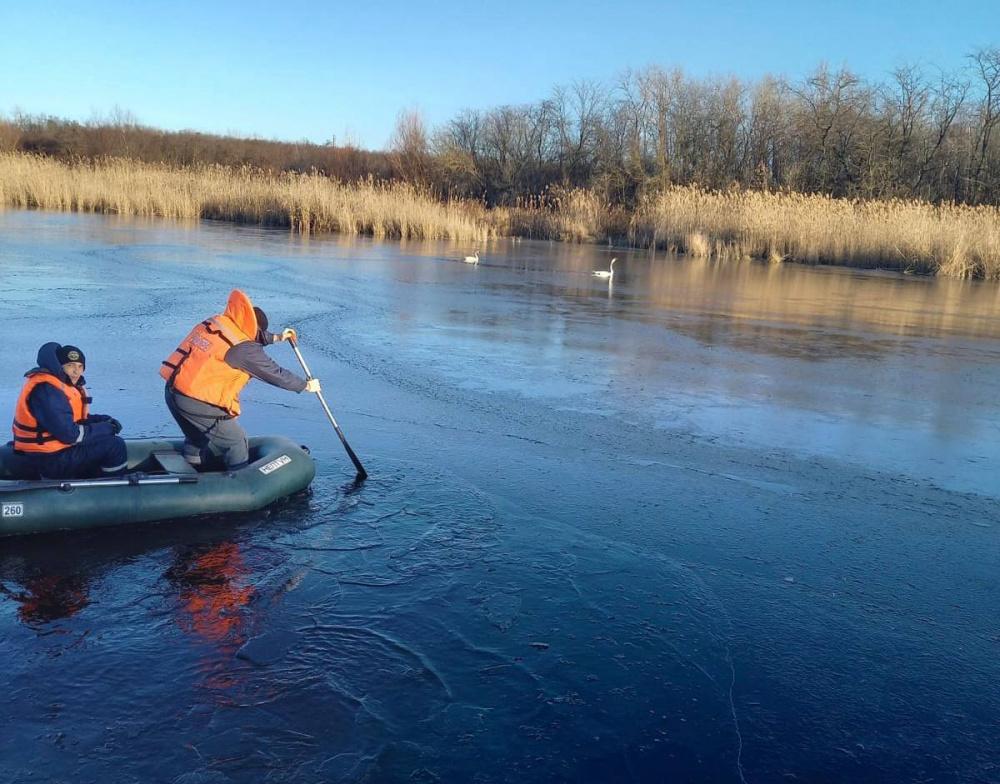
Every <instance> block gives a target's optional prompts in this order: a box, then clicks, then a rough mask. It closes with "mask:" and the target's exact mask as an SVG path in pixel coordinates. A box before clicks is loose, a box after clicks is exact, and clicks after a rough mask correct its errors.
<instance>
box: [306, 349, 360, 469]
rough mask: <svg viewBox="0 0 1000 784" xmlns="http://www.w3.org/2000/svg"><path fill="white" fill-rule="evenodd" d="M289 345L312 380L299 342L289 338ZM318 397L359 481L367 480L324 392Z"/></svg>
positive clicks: (318, 394)
mask: <svg viewBox="0 0 1000 784" xmlns="http://www.w3.org/2000/svg"><path fill="white" fill-rule="evenodd" d="M288 342H289V343H291V344H292V351H294V352H295V356H296V358H298V360H299V364H300V365H302V370H303V371H304V372H305V374H306V378H312V377H313V374H312V371H310V370H309V366H308V365H307V364H306V360H305V358H304V357H303V356H302V352H301V351H299V345H298V342H297V341H296V340H295V338H289V340H288ZM316 397H318V398H319V402H320V403H321V404H322V406H323V410H324V411H325V412H326V417H327V419H329V420H330V424H331V425H333V429H334V430H336V431H337V435H338V436H340V443H342V444H343V445H344V449H346V450H347V456H348V457H349V458H351V462H352V463H354V467H355V468H356V469H358V479H367V478H368V472H367V471H365V467H364V466H363V465H361V461H360V460H358V456H357V455H356V454H354V450H353V449H351V445H350V444H348V443H347V439H346V438H345V437H344V431H343V430H341V429H340V425H338V424H337V420H336V418H334V416H333V412H332V411H331V410H330V406H328V405H327V404H326V399H325V398H324V397H323V393H322V392H317V393H316Z"/></svg>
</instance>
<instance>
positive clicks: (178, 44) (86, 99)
mask: <svg viewBox="0 0 1000 784" xmlns="http://www.w3.org/2000/svg"><path fill="white" fill-rule="evenodd" d="M998 45H1000V0H953V1H952V2H947V1H942V0H936V1H931V0H909V1H908V2H901V1H900V2H897V1H896V0H892V1H886V0H881V1H880V0H870V2H855V0H840V1H839V2H828V1H827V0H823V1H822V2H789V1H787V0H759V1H758V2H731V1H730V0H722V1H721V2H715V3H709V2H688V1H687V0H685V1H684V2H663V1H662V0H661V1H660V2H654V1H653V0H618V1H617V2H610V1H609V2H601V3H597V2H590V1H589V0H578V1H577V2H567V1H566V0H556V1H553V2H544V1H543V0H535V1H534V2H528V1H526V0H504V1H503V2H500V1H498V0H494V2H476V1H475V0H470V2H454V1H452V0H447V2H426V3H418V2H402V1H399V2H397V0H392V1H391V2H368V3H357V2H355V3H341V2H330V1H328V2H314V1H313V0H298V1H297V2H283V3H282V2H278V1H277V0H270V2H258V1H257V0H244V1H243V2H229V1H228V0H222V1H219V2H215V1H214V0H201V1H200V2H193V1H191V0H173V2H163V3H143V2H101V0H94V2H91V3H81V2H79V0H76V1H75V2H72V3H71V2H63V1H62V0H58V1H55V2H53V1H52V0H42V2H39V3H30V2H20V1H18V0H0V112H3V113H10V112H11V111H13V110H14V109H20V110H22V111H26V112H29V113H43V114H52V115H56V116H59V117H69V118H72V119H78V120H87V119H90V118H92V117H94V116H95V115H107V114H108V113H109V112H110V110H111V109H112V108H113V107H115V106H119V107H121V108H123V109H126V110H128V111H130V112H132V113H133V114H134V115H135V116H136V117H137V118H138V119H139V121H140V122H142V123H143V124H146V125H152V126H156V127H161V128H169V129H181V128H193V129H196V130H202V131H207V132H211V133H227V132H236V133H239V134H242V135H257V136H263V137H268V138H281V139H309V140H312V141H317V142H322V141H326V140H328V139H330V137H331V136H335V137H336V139H337V140H338V142H343V141H344V140H345V139H347V137H351V138H352V139H353V140H354V141H355V142H357V143H360V144H362V145H363V146H366V147H371V148H381V147H382V146H384V144H385V143H386V141H387V140H388V138H389V136H390V134H391V133H392V128H393V125H394V122H395V117H396V114H397V112H398V111H399V110H400V109H403V108H414V107H415V108H418V109H420V110H421V111H422V112H423V114H424V116H425V117H426V119H427V120H428V122H429V123H430V124H432V125H435V124H438V123H441V122H443V121H446V120H447V119H449V118H450V117H452V116H454V115H455V114H456V113H457V112H458V111H460V110H461V109H464V108H489V107H493V106H497V105H500V104H504V103H512V104H520V103H527V102H532V101H536V100H538V99H540V98H542V97H544V96H545V95H546V94H547V93H548V92H549V91H550V89H551V88H552V87H553V86H554V85H556V84H565V83H569V82H572V81H573V80H575V79H580V78H586V79H597V80H601V81H605V82H610V81H612V80H613V79H614V77H615V76H616V75H617V74H619V73H621V72H622V71H623V70H624V69H625V68H642V67H644V66H647V65H660V66H664V67H668V68H672V67H675V66H678V67H681V68H683V69H684V70H685V71H686V72H688V73H691V74H693V75H696V76H708V75H729V74H734V75H737V76H740V77H745V78H756V77H759V76H761V75H763V74H765V73H772V74H776V75H784V76H788V77H791V78H798V77H801V76H803V75H804V74H806V73H808V72H809V71H811V70H812V69H813V68H814V67H815V66H816V65H817V64H818V63H819V62H821V61H826V62H828V63H829V64H831V65H832V66H835V67H836V66H840V65H843V64H846V65H848V66H849V67H851V68H852V69H854V70H855V71H857V72H859V73H861V74H863V75H865V76H867V77H871V78H883V77H884V76H885V75H886V74H888V72H889V71H890V70H891V69H892V68H894V67H895V66H897V65H900V64H903V63H907V62H918V63H923V64H925V65H929V66H940V67H943V68H945V69H948V70H952V69H956V68H959V67H962V66H963V64H964V56H965V55H966V54H968V52H969V51H971V50H973V49H975V48H978V47H982V46H998Z"/></svg>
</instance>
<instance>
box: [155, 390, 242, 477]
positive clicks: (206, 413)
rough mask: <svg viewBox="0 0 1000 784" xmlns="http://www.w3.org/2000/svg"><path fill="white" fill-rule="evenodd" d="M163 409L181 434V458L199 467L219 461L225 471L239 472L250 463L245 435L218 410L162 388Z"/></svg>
mask: <svg viewBox="0 0 1000 784" xmlns="http://www.w3.org/2000/svg"><path fill="white" fill-rule="evenodd" d="M164 397H165V400H166V402H167V408H168V409H169V410H170V413H171V415H172V416H173V418H174V420H176V422H177V424H178V425H180V428H181V432H182V433H184V457H185V459H187V461H188V462H189V463H191V465H194V466H199V465H201V464H202V463H209V462H211V460H212V458H213V457H214V458H220V457H221V458H222V459H223V461H225V464H226V467H227V468H242V467H243V466H244V465H246V464H247V463H248V462H249V460H250V445H249V444H248V443H247V434H246V431H245V430H244V429H243V428H242V427H241V426H240V424H239V423H238V422H237V421H236V417H232V416H229V415H228V414H227V413H226V412H225V411H223V410H222V409H221V408H219V407H218V406H213V405H210V404H209V403H204V402H202V401H201V400H195V399H194V398H192V397H188V396H187V395H182V394H180V393H179V392H175V391H174V390H172V389H171V388H170V387H167V388H166V392H165V395H164Z"/></svg>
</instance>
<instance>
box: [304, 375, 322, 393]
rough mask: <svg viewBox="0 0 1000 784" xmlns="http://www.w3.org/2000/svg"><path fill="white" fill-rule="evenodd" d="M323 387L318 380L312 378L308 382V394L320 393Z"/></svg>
mask: <svg viewBox="0 0 1000 784" xmlns="http://www.w3.org/2000/svg"><path fill="white" fill-rule="evenodd" d="M320 389H322V387H320V385H319V379H318V378H310V379H309V380H308V381H307V382H306V392H319V391H320Z"/></svg>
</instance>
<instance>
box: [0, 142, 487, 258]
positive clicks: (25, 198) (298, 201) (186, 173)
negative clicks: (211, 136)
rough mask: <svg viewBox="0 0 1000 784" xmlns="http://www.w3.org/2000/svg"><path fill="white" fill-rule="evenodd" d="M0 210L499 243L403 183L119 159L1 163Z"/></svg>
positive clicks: (474, 219) (22, 158)
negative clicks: (205, 220)
mask: <svg viewBox="0 0 1000 784" xmlns="http://www.w3.org/2000/svg"><path fill="white" fill-rule="evenodd" d="M0 204H5V205H7V206H10V207H21V208H38V209H44V210H72V211H80V212H101V213H116V214H120V215H139V216H159V217H165V218H178V219H183V218H187V219H191V218H211V219H217V220H227V221H235V222H238V223H257V224H260V225H262V226H285V227H289V228H291V229H293V230H295V231H300V232H303V233H311V232H342V233H347V234H367V235H371V236H374V237H384V238H399V239H445V240H456V241H460V242H484V241H486V240H487V239H489V238H490V237H491V236H493V235H495V233H496V230H495V229H494V227H493V225H492V224H491V223H490V221H489V220H488V218H487V215H486V211H485V209H484V208H483V207H482V205H480V204H478V203H475V202H448V203H442V202H441V201H439V200H437V199H435V198H434V197H433V196H432V195H430V194H428V193H425V192H422V191H421V190H420V189H418V188H416V187H414V186H412V185H407V184H404V183H380V182H375V181H373V180H365V181H361V182H357V183H353V184H350V185H347V184H344V183H340V182H336V181H334V180H330V179H329V178H327V177H324V176H321V175H318V174H294V173H282V174H271V173H268V172H265V171H261V170H260V169H256V168H253V167H249V166H245V167H242V168H238V169H233V168H226V167H222V166H214V165H213V166H198V167H192V168H174V167H169V166H166V165H159V164H149V163H140V162H137V161H131V160H127V159H121V158H109V159H103V160H98V161H79V162H77V163H74V164H71V165H67V164H64V163H60V162H57V161H54V160H51V159H48V158H43V157H39V156H35V155H25V154H21V153H2V154H0Z"/></svg>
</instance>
